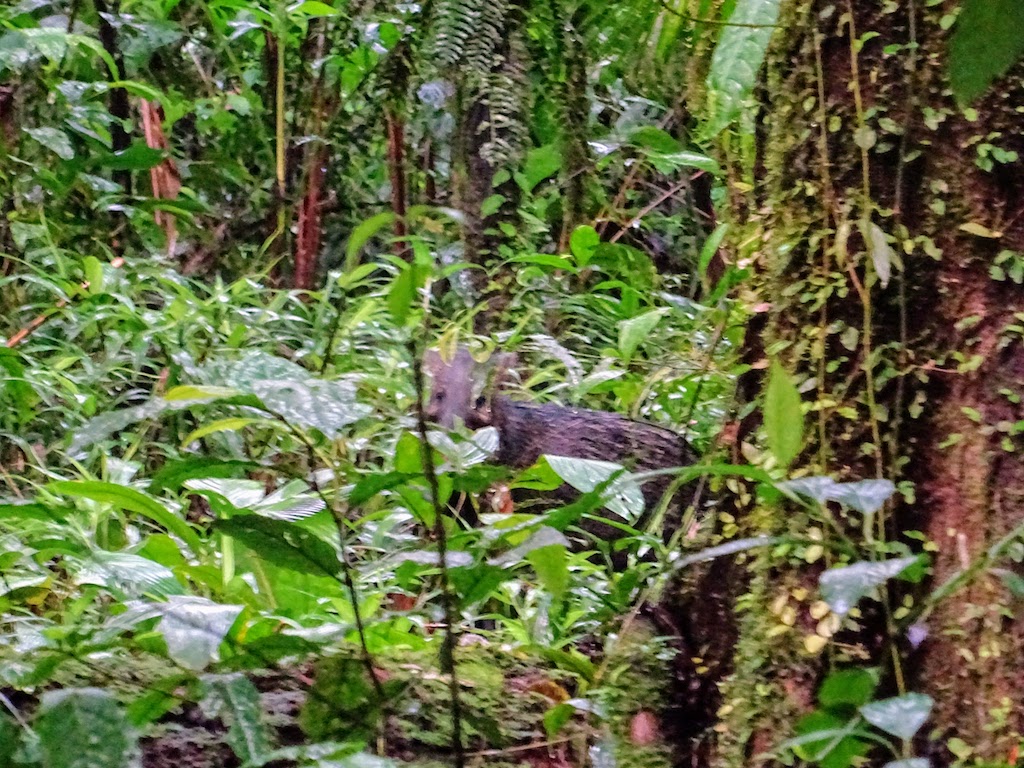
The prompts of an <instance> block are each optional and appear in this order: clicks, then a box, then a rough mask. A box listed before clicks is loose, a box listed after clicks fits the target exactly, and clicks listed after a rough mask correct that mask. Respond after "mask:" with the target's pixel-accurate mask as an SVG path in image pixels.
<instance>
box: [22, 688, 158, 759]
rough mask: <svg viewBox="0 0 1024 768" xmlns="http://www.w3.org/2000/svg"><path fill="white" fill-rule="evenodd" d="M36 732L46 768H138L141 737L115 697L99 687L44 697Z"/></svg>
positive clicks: (62, 691)
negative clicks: (132, 726) (139, 738)
mask: <svg viewBox="0 0 1024 768" xmlns="http://www.w3.org/2000/svg"><path fill="white" fill-rule="evenodd" d="M34 730H35V732H36V735H37V736H38V737H39V747H40V751H41V752H42V758H43V760H42V762H43V766H44V768H99V767H100V766H102V767H103V768H135V767H136V766H138V765H140V756H139V749H138V735H137V734H136V733H135V731H134V730H133V729H132V728H131V726H130V725H129V724H128V719H127V718H126V717H125V713H124V710H123V709H122V708H121V705H120V704H119V703H118V702H117V699H115V698H114V696H113V694H111V693H109V692H107V691H104V690H101V689H99V688H63V689H60V690H56V691H46V692H44V693H43V695H42V698H41V701H40V706H39V713H38V714H37V716H36V721H35V729H34Z"/></svg>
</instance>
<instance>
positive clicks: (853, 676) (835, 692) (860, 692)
mask: <svg viewBox="0 0 1024 768" xmlns="http://www.w3.org/2000/svg"><path fill="white" fill-rule="evenodd" d="M877 686H878V670H877V669H875V668H874V667H870V668H866V669H840V670H836V671H835V672H832V673H831V674H830V675H829V676H828V677H826V678H825V681H824V682H823V683H822V684H821V688H820V689H818V701H819V702H820V703H821V706H823V707H833V708H834V707H839V706H842V705H844V704H849V705H852V706H854V707H859V706H861V705H862V704H867V703H868V702H869V701H871V697H872V696H874V695H875V688H876V687H877Z"/></svg>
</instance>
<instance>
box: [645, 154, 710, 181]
mask: <svg viewBox="0 0 1024 768" xmlns="http://www.w3.org/2000/svg"><path fill="white" fill-rule="evenodd" d="M647 159H648V160H649V161H650V163H651V165H653V166H654V167H655V168H656V169H657V170H658V171H659V172H661V173H664V174H666V175H667V174H670V173H673V172H675V171H678V170H679V169H680V168H697V169H698V170H701V171H707V172H708V173H712V174H715V175H716V176H717V175H718V174H720V173H721V172H722V169H721V167H720V166H719V165H718V162H717V161H716V160H714V159H713V158H710V157H708V156H707V155H703V154H701V153H700V152H686V151H680V152H649V153H647Z"/></svg>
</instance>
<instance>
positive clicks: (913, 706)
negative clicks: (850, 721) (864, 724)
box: [860, 693, 935, 741]
mask: <svg viewBox="0 0 1024 768" xmlns="http://www.w3.org/2000/svg"><path fill="white" fill-rule="evenodd" d="M934 704H935V702H934V701H933V700H932V697H931V696H927V695H925V694H923V693H906V694H903V695H902V696H896V697H893V698H891V699H882V700H881V701H872V702H870V703H868V704H864V705H863V706H862V707H861V708H860V713H861V714H862V715H863V716H864V719H865V720H867V721H868V722H869V723H871V724H872V725H873V726H875V728H880V729H881V730H883V731H885V732H886V733H891V734H892V735H893V736H896V737H897V738H900V739H903V740H904V741H909V740H910V739H912V738H914V734H915V733H917V732H918V730H919V729H920V728H921V726H922V725H924V723H925V721H926V720H927V719H928V715H930V714H931V711H932V706H933V705H934Z"/></svg>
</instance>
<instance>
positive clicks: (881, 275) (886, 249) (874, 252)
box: [860, 220, 897, 288]
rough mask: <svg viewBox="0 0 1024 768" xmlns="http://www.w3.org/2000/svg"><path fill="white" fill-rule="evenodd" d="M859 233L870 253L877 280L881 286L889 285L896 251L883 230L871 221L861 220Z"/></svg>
mask: <svg viewBox="0 0 1024 768" xmlns="http://www.w3.org/2000/svg"><path fill="white" fill-rule="evenodd" d="M860 233H861V236H862V237H863V238H864V242H865V243H866V244H867V246H868V253H870V254H871V263H872V264H873V265H874V267H875V274H877V275H878V282H879V283H880V284H881V286H882V287H883V288H885V287H887V286H888V285H889V279H890V277H891V276H892V266H893V263H895V262H896V261H897V259H896V253H895V251H893V249H892V247H891V246H890V245H889V242H888V240H886V238H885V232H883V231H882V228H881V227H879V226H878V225H877V224H875V223H874V222H872V221H867V220H861V222H860Z"/></svg>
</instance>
